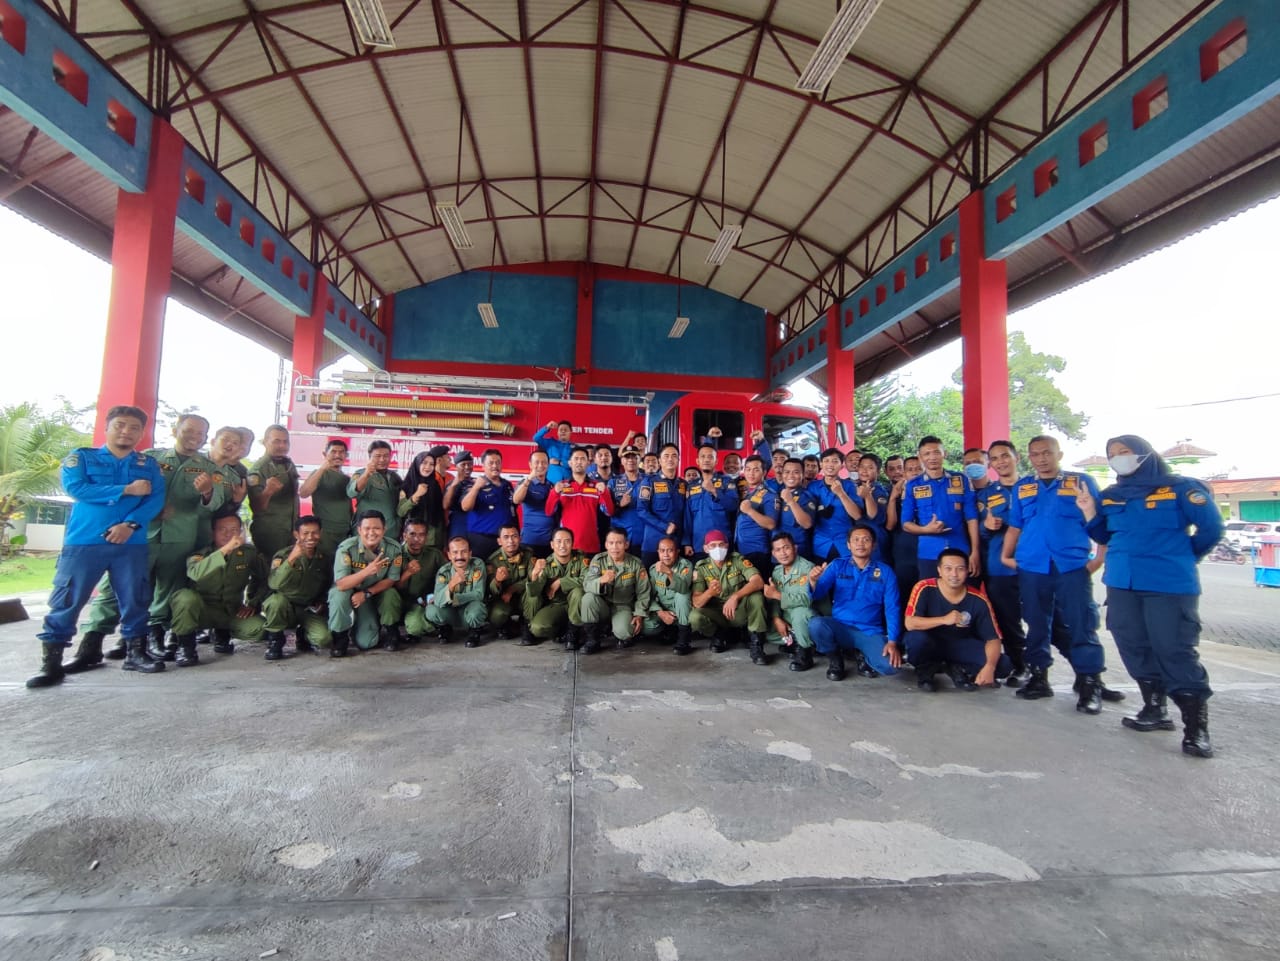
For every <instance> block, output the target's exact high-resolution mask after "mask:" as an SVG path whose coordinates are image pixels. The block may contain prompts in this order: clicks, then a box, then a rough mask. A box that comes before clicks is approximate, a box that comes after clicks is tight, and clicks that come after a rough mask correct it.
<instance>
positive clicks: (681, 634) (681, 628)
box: [672, 624, 693, 657]
mask: <svg viewBox="0 0 1280 961" xmlns="http://www.w3.org/2000/svg"><path fill="white" fill-rule="evenodd" d="M692 633H693V629H692V628H691V627H689V625H688V624H677V625H676V646H675V647H674V648H673V649H672V650H673V651H674V652H675V653H676V654H679V655H680V656H681V657H684V656H685V655H686V654H692V653H693V645H692V644H690V643H689V639H690V635H691V634H692Z"/></svg>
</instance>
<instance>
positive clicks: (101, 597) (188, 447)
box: [85, 414, 225, 661]
mask: <svg viewBox="0 0 1280 961" xmlns="http://www.w3.org/2000/svg"><path fill="white" fill-rule="evenodd" d="M208 436H209V422H208V421H207V420H205V419H204V418H203V417H201V416H200V415H199V414H183V415H182V417H180V418H179V420H178V423H177V424H175V425H174V428H173V437H174V445H173V447H172V448H171V449H169V450H160V449H158V448H157V449H154V450H149V451H147V453H148V454H149V455H150V456H152V457H154V458H155V459H156V462H157V463H159V465H160V471H161V473H163V474H164V508H163V509H162V510H161V511H160V516H159V517H157V518H155V519H154V520H152V521H151V524H150V525H149V526H148V527H147V548H148V551H147V566H148V575H149V577H150V579H151V583H152V584H153V585H154V586H153V591H152V595H151V608H150V610H149V611H148V615H147V616H148V637H147V653H148V655H149V656H150V657H151V658H152V659H153V660H166V661H172V660H173V659H174V658H175V657H176V656H177V653H178V645H177V643H176V642H175V643H173V645H172V646H171V647H170V648H169V649H168V650H166V648H165V643H164V635H165V630H166V629H167V627H168V625H169V619H170V611H169V602H170V600H171V599H172V597H173V595H174V592H176V591H180V590H182V589H183V588H185V587H186V586H187V558H188V557H190V556H191V554H192V553H193V552H194V551H195V549H196V548H197V547H198V546H199V545H200V544H201V543H202V542H201V541H200V536H201V532H202V531H205V532H207V531H209V530H210V527H209V522H210V519H211V518H212V517H213V515H214V513H215V512H216V511H217V510H218V508H219V507H221V506H222V498H223V495H224V493H225V492H224V491H223V486H224V485H222V484H216V483H214V479H213V478H214V475H215V474H217V473H218V468H217V466H216V465H215V464H214V463H213V461H211V460H209V458H207V457H205V456H204V455H203V454H201V453H200V448H201V447H203V446H204V442H205V439H206V438H208ZM203 543H208V542H207V541H204V542H203ZM119 623H120V608H119V606H118V604H117V603H116V595H115V592H114V591H113V590H112V589H111V584H110V582H109V581H108V580H107V579H106V578H105V577H104V578H103V579H102V581H101V583H99V584H98V596H97V598H96V599H95V600H94V602H93V606H92V607H90V608H89V621H88V624H87V625H86V626H85V631H86V634H87V633H88V632H89V631H93V632H97V633H99V634H101V635H102V636H104V637H105V636H106V635H107V634H110V633H111V632H112V631H114V630H115V629H116V625H117V624H119ZM124 655H125V649H124V639H123V638H122V639H121V641H120V643H119V644H118V645H117V646H116V647H115V648H114V649H112V650H110V651H108V652H107V655H106V656H107V657H109V658H111V659H112V660H120V659H121V658H123V657H124Z"/></svg>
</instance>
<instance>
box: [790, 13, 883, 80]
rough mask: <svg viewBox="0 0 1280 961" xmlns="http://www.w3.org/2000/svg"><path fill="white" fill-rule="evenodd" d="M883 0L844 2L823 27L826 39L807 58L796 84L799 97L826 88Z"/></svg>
mask: <svg viewBox="0 0 1280 961" xmlns="http://www.w3.org/2000/svg"><path fill="white" fill-rule="evenodd" d="M883 2H884V0H845V5H844V6H843V7H841V8H840V12H839V13H837V14H836V18H835V19H834V20H832V21H831V26H829V27H827V32H826V35H825V36H823V38H822V42H821V43H819V44H818V49H816V50H814V51H813V56H812V57H811V58H809V65H808V66H806V67H805V68H804V72H803V73H801V74H800V79H799V80H797V81H796V89H797V90H799V91H801V92H803V93H817V94H820V93H822V91H824V90H826V89H827V84H829V83H830V82H831V78H832V77H834V76H835V74H836V71H837V70H839V69H840V64H842V63H844V59H845V57H847V56H849V51H850V50H852V49H853V45H854V43H855V42H856V41H857V39H858V36H859V35H860V34H861V33H862V31H863V30H865V29H866V26H867V23H868V22H869V21H870V20H871V18H872V16H873V15H874V14H875V12H876V11H877V10H879V9H880V4H881V3H883Z"/></svg>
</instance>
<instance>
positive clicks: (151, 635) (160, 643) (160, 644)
mask: <svg viewBox="0 0 1280 961" xmlns="http://www.w3.org/2000/svg"><path fill="white" fill-rule="evenodd" d="M164 633H165V632H164V628H163V627H162V626H160V625H159V624H152V625H151V627H149V628H148V629H147V646H146V650H145V652H144V653H145V654H146V656H147V657H149V658H151V660H153V661H161V662H164V661H172V660H173V658H172V657H167V656H166V654H167V653H168V652H167V651H166V650H165V647H164ZM176 656H177V655H176V654H175V657H176Z"/></svg>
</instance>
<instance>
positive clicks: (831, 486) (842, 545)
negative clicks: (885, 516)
mask: <svg viewBox="0 0 1280 961" xmlns="http://www.w3.org/2000/svg"><path fill="white" fill-rule="evenodd" d="M842 467H844V455H842V454H841V453H840V451H838V450H836V449H835V448H834V447H831V448H828V449H827V450H824V451H823V452H822V473H821V474H820V475H819V476H818V478H817V479H816V480H814V481H813V482H812V483H810V484H809V493H811V494H812V495H813V497H814V499H815V500H816V501H817V502H818V516H817V518H816V522H815V524H814V526H813V556H814V558H815V559H816V560H817V561H818V562H822V561H826V560H830V559H831V558H833V557H848V556H849V554H848V549H849V548H848V544H849V531H851V530H852V529H853V525H854V524H855V523H857V522H858V521H860V520H862V511H863V503H862V498H861V497H859V496H858V485H857V484H856V483H855V482H854V481H851V480H848V479H847V478H842V477H841V476H840V469H841V468H842Z"/></svg>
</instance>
